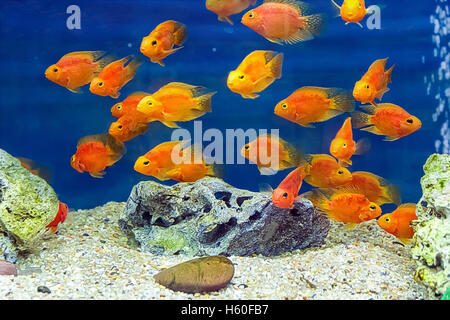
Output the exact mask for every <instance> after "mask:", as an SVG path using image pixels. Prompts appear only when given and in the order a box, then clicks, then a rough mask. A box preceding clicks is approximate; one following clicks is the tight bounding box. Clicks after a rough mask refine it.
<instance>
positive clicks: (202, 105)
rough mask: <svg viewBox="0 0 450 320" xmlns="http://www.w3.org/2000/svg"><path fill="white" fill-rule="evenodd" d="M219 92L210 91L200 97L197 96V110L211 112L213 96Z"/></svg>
mask: <svg viewBox="0 0 450 320" xmlns="http://www.w3.org/2000/svg"><path fill="white" fill-rule="evenodd" d="M216 93H217V92H210V93H207V94H204V95H202V96H200V97H198V98H195V101H196V108H195V109H196V110H200V111H202V112H211V98H212V96H213V95H215V94H216Z"/></svg>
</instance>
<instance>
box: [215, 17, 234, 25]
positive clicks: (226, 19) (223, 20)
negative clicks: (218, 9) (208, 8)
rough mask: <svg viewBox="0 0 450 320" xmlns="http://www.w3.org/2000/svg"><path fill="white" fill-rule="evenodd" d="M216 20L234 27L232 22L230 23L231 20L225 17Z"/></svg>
mask: <svg viewBox="0 0 450 320" xmlns="http://www.w3.org/2000/svg"><path fill="white" fill-rule="evenodd" d="M217 20H219V21H222V22H228V23H229V24H231V25H234V23H233V21H231V19H230V18H229V17H227V16H219V17H218V18H217Z"/></svg>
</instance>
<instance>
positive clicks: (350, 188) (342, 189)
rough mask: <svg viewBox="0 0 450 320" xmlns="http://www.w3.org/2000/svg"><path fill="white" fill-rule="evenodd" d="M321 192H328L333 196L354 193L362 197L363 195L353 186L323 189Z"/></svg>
mask: <svg viewBox="0 0 450 320" xmlns="http://www.w3.org/2000/svg"><path fill="white" fill-rule="evenodd" d="M323 190H324V191H323V192H328V193H330V192H331V194H333V195H338V194H343V193H354V194H362V195H364V193H363V192H362V190H360V189H359V188H358V187H357V186H355V185H348V186H339V187H336V188H328V189H323Z"/></svg>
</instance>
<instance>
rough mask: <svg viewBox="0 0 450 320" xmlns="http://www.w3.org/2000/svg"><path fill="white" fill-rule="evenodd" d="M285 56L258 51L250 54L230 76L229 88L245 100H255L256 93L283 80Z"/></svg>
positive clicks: (228, 80)
mask: <svg viewBox="0 0 450 320" xmlns="http://www.w3.org/2000/svg"><path fill="white" fill-rule="evenodd" d="M282 66H283V54H282V53H278V52H274V51H263V50H257V51H253V52H252V53H250V54H249V55H248V56H247V57H245V59H244V60H243V61H242V62H241V64H240V65H239V66H238V67H237V69H236V70H234V71H231V72H230V74H229V75H228V79H227V86H228V88H229V89H230V90H231V91H233V92H236V93H239V94H240V95H241V96H242V97H243V98H246V99H255V98H257V97H259V96H258V95H257V94H256V93H257V92H261V91H263V90H265V89H266V88H267V87H268V86H270V85H271V84H272V83H273V82H274V81H275V79H280V78H281V69H282Z"/></svg>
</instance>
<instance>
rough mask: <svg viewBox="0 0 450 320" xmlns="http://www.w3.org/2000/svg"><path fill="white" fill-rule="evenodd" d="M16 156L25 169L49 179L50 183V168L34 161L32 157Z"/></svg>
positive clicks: (46, 179)
mask: <svg viewBox="0 0 450 320" xmlns="http://www.w3.org/2000/svg"><path fill="white" fill-rule="evenodd" d="M16 158H17V159H19V161H20V164H21V165H22V167H24V168H25V169H27V170H28V171H30V172H31V173H32V174H34V175H35V176H38V177H41V178H42V179H44V180H45V181H47V183H50V180H51V174H50V170H49V169H48V168H46V167H44V166H42V165H40V164H38V163H37V162H36V161H33V160H31V159H27V158H22V157H16Z"/></svg>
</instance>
